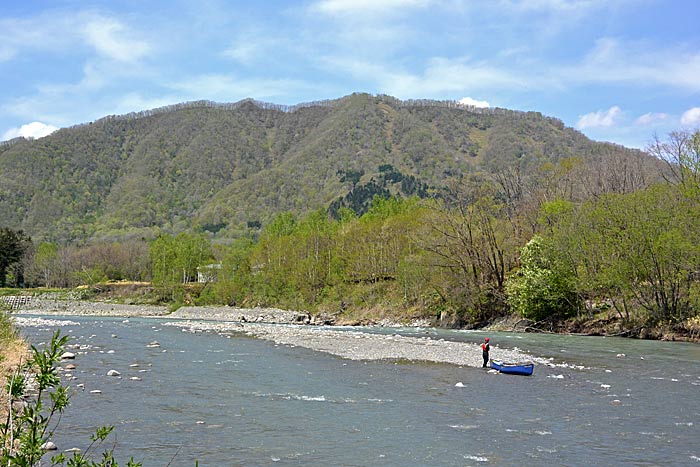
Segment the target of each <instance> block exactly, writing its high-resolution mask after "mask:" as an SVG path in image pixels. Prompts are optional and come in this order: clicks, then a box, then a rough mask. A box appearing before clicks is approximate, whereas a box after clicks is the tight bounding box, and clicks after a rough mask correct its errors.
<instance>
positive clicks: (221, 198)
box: [0, 94, 658, 243]
mask: <svg viewBox="0 0 700 467" xmlns="http://www.w3.org/2000/svg"><path fill="white" fill-rule="evenodd" d="M6 143H7V142H6ZM567 158H577V159H580V160H582V161H584V164H585V165H591V164H603V163H607V162H610V161H613V160H616V161H617V160H619V161H622V160H625V161H636V163H637V164H638V165H639V166H640V170H642V171H643V172H645V173H647V174H648V176H649V177H653V173H654V171H656V170H658V167H657V165H656V162H655V161H654V160H653V158H651V157H650V156H647V155H646V154H644V153H643V152H641V151H638V150H632V149H627V148H623V147H622V146H618V145H614V144H610V143H599V142H594V141H591V140H589V139H588V138H586V137H585V136H584V135H582V134H581V133H580V132H578V131H576V130H574V129H572V128H568V127H566V126H565V125H564V124H563V122H561V121H560V120H558V119H556V118H552V117H546V116H542V114H540V113H538V112H521V111H512V110H507V109H479V108H475V107H472V106H466V105H462V104H459V103H457V102H451V101H430V100H414V101H401V100H399V99H396V98H393V97H391V96H383V95H378V96H374V95H369V94H352V95H349V96H345V97H342V98H340V99H336V100H328V101H318V102H310V103H303V104H298V105H295V106H280V105H276V104H269V103H263V102H259V101H255V100H252V99H244V100H242V101H239V102H236V103H232V104H217V103H213V102H210V101H194V102H189V103H182V104H176V105H174V106H167V107H161V108H158V109H152V110H148V111H143V112H136V113H131V114H125V115H121V116H107V117H104V118H101V119H98V120H95V121H94V122H90V123H85V124H80V125H76V126H73V127H69V128H63V129H60V130H58V131H56V132H55V133H53V134H51V135H49V136H46V137H44V138H40V139H36V140H19V141H18V140H17V139H15V140H13V141H12V142H11V143H7V144H4V145H0V212H3V213H4V215H3V217H4V218H3V219H2V223H3V224H5V225H7V226H8V227H11V228H21V229H23V230H25V232H27V233H28V234H29V235H31V236H33V237H35V238H38V239H43V240H51V241H57V242H60V243H71V242H82V241H86V240H88V239H91V238H120V237H125V236H126V237H128V236H135V235H138V236H144V237H152V236H154V235H157V233H158V232H159V231H161V230H164V231H169V232H179V231H184V230H192V229H202V228H203V227H206V226H213V225H216V226H220V228H218V229H215V230H216V231H215V232H212V234H216V235H218V236H221V237H226V236H236V235H240V234H243V233H245V232H246V231H247V230H249V228H250V225H254V226H257V225H260V224H264V223H265V222H266V221H268V220H269V219H270V218H271V217H272V216H274V215H275V214H276V213H278V212H282V211H287V210H291V211H294V212H297V213H303V212H308V211H311V210H315V209H325V208H328V206H329V204H331V203H333V202H334V201H335V200H338V199H339V198H342V197H343V196H346V195H348V194H349V193H350V192H351V191H352V190H353V189H354V188H355V186H356V185H357V184H359V185H362V184H368V183H370V182H371V181H374V182H378V181H379V180H380V179H381V177H382V174H381V173H380V171H379V167H380V166H387V165H388V166H391V168H392V170H394V171H395V173H397V174H399V175H398V176H399V178H400V177H403V176H406V177H414V178H415V180H416V181H417V183H421V184H424V185H426V186H433V187H436V188H437V189H439V188H440V187H445V186H447V185H448V184H449V182H450V180H453V179H455V180H456V179H461V178H464V177H477V178H479V177H480V178H484V179H486V178H493V177H492V175H493V174H494V173H498V172H499V171H504V170H517V171H522V172H523V174H524V175H523V176H524V177H525V178H527V177H530V176H535V175H533V174H536V173H537V171H538V170H540V168H541V167H542V166H543V165H546V164H554V165H556V164H558V163H559V162H560V161H562V160H564V159H567ZM343 173H346V174H347V173H353V174H360V175H359V179H358V180H357V181H356V182H355V183H350V182H348V181H347V180H346V181H341V178H343V177H342V176H341V174H343ZM385 186H386V188H387V189H388V190H389V191H393V192H396V191H397V190H398V188H396V187H395V186H394V185H391V184H385ZM221 226H224V227H221ZM205 230H206V229H205Z"/></svg>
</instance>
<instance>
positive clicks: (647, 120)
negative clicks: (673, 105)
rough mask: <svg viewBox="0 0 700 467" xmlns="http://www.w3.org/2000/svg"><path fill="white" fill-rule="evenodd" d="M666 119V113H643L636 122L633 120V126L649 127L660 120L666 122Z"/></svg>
mask: <svg viewBox="0 0 700 467" xmlns="http://www.w3.org/2000/svg"><path fill="white" fill-rule="evenodd" d="M667 118H668V114H666V113H655V112H648V113H645V114H644V115H641V116H640V117H639V118H637V120H635V122H634V123H635V124H637V125H642V126H644V125H651V124H652V123H655V122H659V121H662V120H666V119H667Z"/></svg>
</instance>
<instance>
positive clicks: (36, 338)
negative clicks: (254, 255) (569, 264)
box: [23, 317, 700, 467]
mask: <svg viewBox="0 0 700 467" xmlns="http://www.w3.org/2000/svg"><path fill="white" fill-rule="evenodd" d="M67 319H70V321H72V322H74V323H75V324H69V325H65V326H64V327H63V329H64V332H66V333H69V335H70V336H71V337H72V343H73V344H81V345H82V346H83V347H84V348H83V349H82V350H76V352H78V356H77V358H76V360H75V361H74V362H73V363H74V364H75V365H76V367H77V368H76V370H73V372H72V375H73V376H74V377H75V378H76V379H74V380H71V381H69V382H68V383H69V384H70V385H71V386H72V387H73V388H76V390H75V393H74V395H73V398H72V404H71V406H70V407H69V409H68V411H67V413H66V414H65V415H64V416H63V419H62V420H61V428H60V430H59V431H60V435H59V436H58V437H57V439H56V440H55V441H56V444H58V446H59V448H60V449H69V448H72V447H80V448H85V447H86V446H87V445H88V444H89V439H88V438H89V435H90V433H91V432H92V431H93V430H94V427H96V426H99V425H103V424H114V425H115V426H116V428H115V433H116V453H117V458H118V459H119V460H120V461H121V462H124V460H125V459H126V458H127V457H129V456H134V458H135V459H136V460H137V461H142V462H143V463H144V465H145V466H166V465H171V466H173V467H177V466H193V465H194V463H195V461H198V462H199V465H200V466H202V467H204V466H247V467H249V466H318V467H329V466H397V467H398V466H401V467H408V466H544V465H560V466H582V465H587V466H608V465H610V466H612V465H615V466H656V465H665V466H687V465H698V466H700V442H699V441H698V440H700V346H699V345H697V344H685V343H666V342H651V341H637V340H626V339H616V338H594V337H573V336H557V335H533V334H507V333H490V334H489V336H490V337H491V339H492V343H493V344H495V345H496V348H494V349H493V350H492V356H494V357H497V356H498V346H501V347H505V348H513V347H518V348H519V349H522V350H524V351H527V352H529V353H531V354H532V355H535V356H538V357H545V358H552V359H553V360H552V362H553V363H555V364H559V365H561V364H564V363H566V365H562V366H555V367H546V366H542V365H539V366H537V367H536V368H535V374H534V376H532V377H521V376H507V375H499V374H491V373H489V372H487V371H484V370H482V369H477V368H460V367H456V366H452V365H443V364H427V363H400V364H397V363H394V362H356V361H350V360H344V359H341V358H338V357H334V356H331V355H327V354H322V353H317V352H313V351H310V350H306V349H302V348H292V347H286V346H276V345H275V344H274V343H271V342H269V341H263V340H257V339H252V338H248V337H242V336H236V335H228V336H227V335H218V334H214V333H202V334H192V333H187V332H182V331H181V330H180V329H178V328H174V327H170V326H163V325H162V323H163V321H158V320H147V319H129V320H124V319H105V318H102V319H91V318H73V317H71V318H67ZM23 332H24V334H25V335H26V336H27V337H28V338H29V339H30V340H31V341H32V343H35V344H38V343H41V342H44V341H46V340H47V338H48V337H49V336H50V335H51V332H52V329H48V328H34V327H26V328H24V331H23ZM385 332H387V331H385ZM390 332H392V333H396V332H397V331H396V330H391V331H390ZM399 332H400V333H402V334H407V335H416V334H419V335H429V336H434V337H435V338H444V339H451V340H461V341H470V342H478V341H481V340H482V337H483V335H484V334H482V333H478V332H464V331H435V330H429V329H428V330H415V329H404V330H400V331H399ZM153 341H158V343H159V344H160V347H149V346H148V344H149V343H151V342H153ZM618 354H624V355H625V356H624V357H622V356H620V357H618V356H617V355H618ZM111 369H114V370H117V371H119V372H120V373H121V376H120V377H109V376H106V373H107V371H108V370H111ZM457 383H462V384H457ZM78 384H83V385H84V390H82V389H79V388H77V385H78ZM95 390H99V391H101V393H93V392H91V391H95ZM110 446H111V445H110Z"/></svg>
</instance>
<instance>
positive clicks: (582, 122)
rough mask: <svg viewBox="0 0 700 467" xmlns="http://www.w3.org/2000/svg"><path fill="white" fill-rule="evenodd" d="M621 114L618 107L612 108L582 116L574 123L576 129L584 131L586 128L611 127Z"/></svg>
mask: <svg viewBox="0 0 700 467" xmlns="http://www.w3.org/2000/svg"><path fill="white" fill-rule="evenodd" d="M621 113H622V109H620V107H618V106H616V105H615V106H612V107H610V108H609V109H608V110H605V111H603V110H599V111H598V112H591V113H587V114H585V115H582V116H581V117H580V118H579V119H578V122H577V123H576V128H578V129H579V130H584V129H586V128H598V127H611V126H613V125H614V124H615V121H616V119H617V118H618V117H619V116H620V114H621Z"/></svg>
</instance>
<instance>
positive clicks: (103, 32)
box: [83, 17, 150, 62]
mask: <svg viewBox="0 0 700 467" xmlns="http://www.w3.org/2000/svg"><path fill="white" fill-rule="evenodd" d="M83 34H84V36H85V38H86V39H87V41H88V42H89V43H90V45H92V46H93V47H94V48H95V50H96V51H97V52H98V53H99V54H101V55H104V56H107V57H109V58H111V59H113V60H118V61H121V62H132V61H136V60H138V59H140V58H141V57H143V56H144V55H146V54H147V53H148V52H149V50H150V47H149V45H148V44H147V43H146V42H143V41H138V40H134V39H131V38H129V37H127V35H128V32H127V31H126V28H125V27H124V25H123V24H121V23H120V22H118V21H116V20H114V19H111V18H103V17H95V18H92V19H91V20H89V21H88V22H87V23H86V24H85V26H84V27H83Z"/></svg>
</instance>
